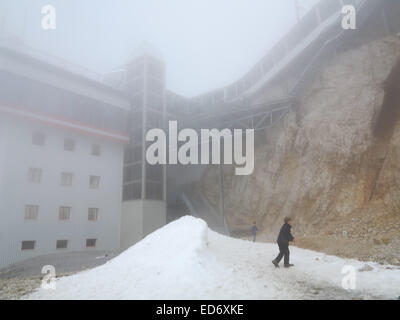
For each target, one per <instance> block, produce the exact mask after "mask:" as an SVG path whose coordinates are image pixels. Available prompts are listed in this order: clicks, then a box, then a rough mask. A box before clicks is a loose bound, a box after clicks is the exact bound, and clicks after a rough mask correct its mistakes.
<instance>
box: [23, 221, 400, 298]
mask: <svg viewBox="0 0 400 320" xmlns="http://www.w3.org/2000/svg"><path fill="white" fill-rule="evenodd" d="M276 254H277V247H276V245H275V244H269V243H253V242H249V241H243V240H237V239H232V238H228V237H225V236H222V235H220V234H217V233H215V232H213V231H211V230H209V229H208V227H207V225H206V223H205V222H204V221H202V220H200V219H196V218H193V217H189V216H187V217H183V218H181V219H179V220H177V221H175V222H172V223H170V224H168V225H167V226H165V227H164V228H162V229H159V230H158V231H156V232H154V233H152V234H150V235H149V236H147V237H146V238H145V239H143V240H142V241H141V242H139V243H137V244H136V245H134V246H132V247H131V248H129V249H128V250H126V251H125V252H123V253H122V254H120V255H119V256H118V257H116V258H114V259H112V260H110V261H109V262H108V263H106V264H104V265H102V266H100V267H97V268H94V269H91V270H88V271H84V272H81V273H79V274H76V275H73V276H69V277H64V278H60V279H58V280H57V283H56V284H57V288H56V289H55V290H52V289H47V290H44V289H39V290H38V291H36V292H34V293H32V294H31V295H29V296H27V297H25V298H27V299H315V298H316V299H321V298H322V299H323V298H332V299H351V298H397V297H398V296H400V269H399V268H398V267H397V268H396V267H391V268H392V269H388V268H389V266H380V265H377V264H375V263H370V264H369V265H370V266H372V267H373V270H372V271H367V272H359V271H356V286H357V289H356V290H352V291H346V290H344V289H342V287H341V283H342V278H343V277H344V274H342V273H341V272H342V268H343V266H345V265H352V266H354V267H355V268H356V270H358V269H360V268H361V267H363V266H364V263H362V262H359V261H356V260H344V259H340V258H337V257H334V256H326V255H323V254H321V253H317V252H313V251H309V250H304V249H299V248H295V247H293V248H292V249H291V262H293V263H294V264H295V267H294V268H291V269H284V268H280V269H275V268H274V266H273V265H272V264H271V260H272V259H273V258H274V256H275V255H276Z"/></svg>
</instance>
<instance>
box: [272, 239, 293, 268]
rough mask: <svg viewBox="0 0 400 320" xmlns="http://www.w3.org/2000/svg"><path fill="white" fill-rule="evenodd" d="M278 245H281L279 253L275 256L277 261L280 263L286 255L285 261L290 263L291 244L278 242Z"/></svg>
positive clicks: (286, 263)
mask: <svg viewBox="0 0 400 320" xmlns="http://www.w3.org/2000/svg"><path fill="white" fill-rule="evenodd" d="M278 246H279V254H278V256H277V257H276V258H275V261H276V263H279V262H280V261H281V260H282V257H285V258H284V259H283V263H284V264H285V265H288V264H289V256H290V251H289V244H286V243H278Z"/></svg>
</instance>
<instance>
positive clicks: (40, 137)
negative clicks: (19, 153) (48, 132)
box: [32, 132, 101, 157]
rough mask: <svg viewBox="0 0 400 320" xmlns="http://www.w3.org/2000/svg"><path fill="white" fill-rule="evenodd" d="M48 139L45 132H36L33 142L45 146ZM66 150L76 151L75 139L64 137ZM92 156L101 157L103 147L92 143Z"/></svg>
mask: <svg viewBox="0 0 400 320" xmlns="http://www.w3.org/2000/svg"><path fill="white" fill-rule="evenodd" d="M45 141H46V136H45V134H44V133H43V132H34V133H33V135H32V144H34V145H36V146H44V145H45ZM64 150H65V151H74V150H75V140H73V139H70V138H65V139H64ZM91 154H92V156H97V157H99V156H100V155H101V147H100V146H99V145H98V144H92V149H91Z"/></svg>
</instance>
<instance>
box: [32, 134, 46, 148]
mask: <svg viewBox="0 0 400 320" xmlns="http://www.w3.org/2000/svg"><path fill="white" fill-rule="evenodd" d="M44 140H45V136H44V133H43V132H34V133H33V135H32V144H34V145H36V146H43V145H44Z"/></svg>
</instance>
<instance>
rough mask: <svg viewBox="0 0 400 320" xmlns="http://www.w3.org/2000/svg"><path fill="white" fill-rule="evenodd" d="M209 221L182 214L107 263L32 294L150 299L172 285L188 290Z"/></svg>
mask: <svg viewBox="0 0 400 320" xmlns="http://www.w3.org/2000/svg"><path fill="white" fill-rule="evenodd" d="M207 233H208V227H207V224H206V223H205V222H204V221H203V220H201V219H197V218H193V217H190V216H186V217H183V218H181V219H179V220H177V221H174V222H171V223H170V224H168V225H166V226H164V227H163V228H161V229H159V230H157V231H156V232H153V233H152V234H150V235H148V236H147V237H146V238H144V239H143V240H142V241H140V242H138V243H137V244H135V245H133V246H132V247H130V248H129V249H127V250H126V251H124V252H122V253H121V254H120V255H119V256H117V257H115V258H114V259H112V260H110V261H108V262H107V263H106V264H104V265H102V266H99V267H97V268H94V269H92V270H88V271H84V272H81V273H79V274H76V275H73V276H69V277H64V278H61V279H60V280H58V281H57V283H56V285H57V288H56V290H51V289H46V290H43V289H40V290H39V291H37V292H35V293H33V294H32V295H31V296H30V297H29V298H31V299H37V298H38V299H98V298H101V299H149V298H153V299H154V298H157V297H160V298H161V297H165V296H171V295H172V296H173V291H171V286H174V287H178V288H182V289H185V288H187V289H190V287H191V286H192V285H194V284H193V282H194V281H196V279H197V276H198V275H199V274H202V273H203V274H204V268H203V267H202V261H201V257H200V256H201V253H204V252H205V250H206V247H207Z"/></svg>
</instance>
